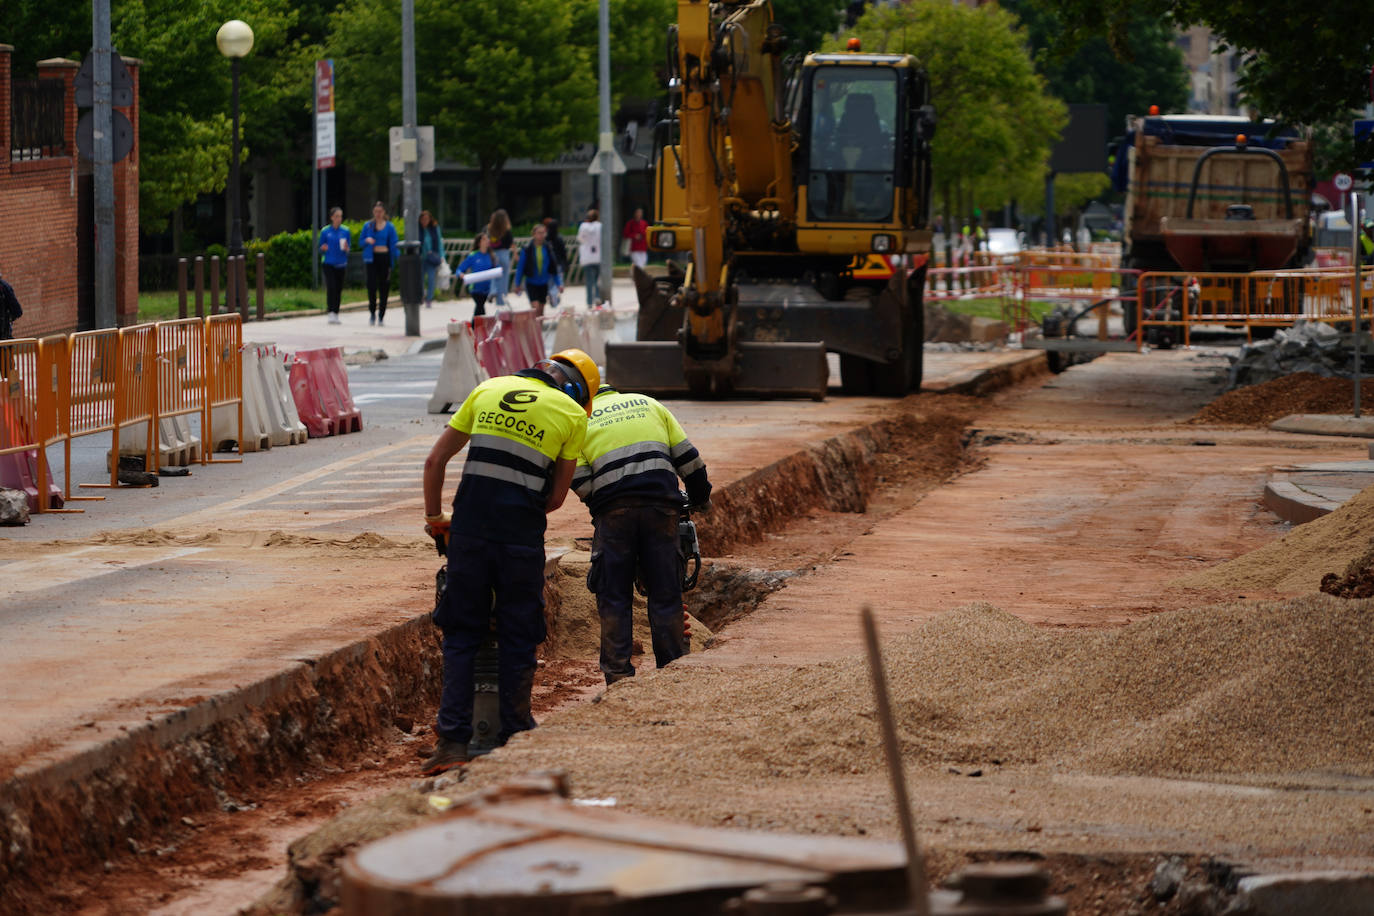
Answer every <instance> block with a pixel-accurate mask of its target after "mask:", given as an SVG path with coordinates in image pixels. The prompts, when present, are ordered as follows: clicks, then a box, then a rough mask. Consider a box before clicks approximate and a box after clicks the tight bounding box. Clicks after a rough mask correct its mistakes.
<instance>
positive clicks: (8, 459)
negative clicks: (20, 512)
mask: <svg viewBox="0 0 1374 916" xmlns="http://www.w3.org/2000/svg"><path fill="white" fill-rule="evenodd" d="M39 350H40V344H39V341H37V340H36V339H33V338H21V339H18V340H6V341H0V486H4V487H5V488H7V489H12V490H22V491H24V493H25V495H26V496H27V498H28V503H29V510H30V511H33V512H38V511H42V510H43V509H44V508H45V507H47V506H48V505H49V504H50V502H51V501H52V499H53V498H54V497H55V498H56V500H57V505H58V506H60V505H61V504H62V502H61V493H60V492H57V491H56V489H55V488H54V487H52V486H51V484H50V482H49V480H48V464H47V455H46V454H45V453H44V450H43V447H42V446H43V444H44V439H45V436H46V435H47V427H48V426H49V425H51V424H50V422H49V423H44V419H45V417H44V415H43V413H42V412H41V411H40V408H39V403H38V400H39V399H38V392H39V389H40V387H41V386H40V384H39V378H40V371H39V367H40V363H41V360H40V356H39ZM49 419H50V418H49Z"/></svg>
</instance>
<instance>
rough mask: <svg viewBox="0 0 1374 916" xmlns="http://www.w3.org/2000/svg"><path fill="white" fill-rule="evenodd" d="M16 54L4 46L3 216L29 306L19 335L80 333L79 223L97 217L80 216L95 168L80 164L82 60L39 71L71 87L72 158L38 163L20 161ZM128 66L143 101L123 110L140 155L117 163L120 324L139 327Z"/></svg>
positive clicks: (0, 92) (134, 113)
mask: <svg viewBox="0 0 1374 916" xmlns="http://www.w3.org/2000/svg"><path fill="white" fill-rule="evenodd" d="M13 50H14V49H13V47H12V46H10V45H2V44H0V214H4V218H5V222H6V224H7V225H8V226H9V227H10V231H9V232H8V233H6V235H5V237H4V239H3V240H0V276H3V277H4V278H5V279H6V280H7V281H8V282H9V283H10V285H11V286H13V287H14V291H15V293H16V295H17V296H18V297H19V302H20V304H21V305H23V307H24V317H23V318H21V319H20V320H19V321H18V322H17V323H16V325H15V334H17V335H19V336H23V337H41V336H43V335H45V334H61V333H67V332H70V331H75V330H79V329H80V328H79V318H78V314H77V302H78V289H77V275H78V269H77V259H78V257H79V256H80V252H79V251H78V244H77V221H78V220H79V219H82V218H85V219H89V218H90V216H89V214H87V215H85V216H84V217H83V215H82V214H81V213H80V212H79V207H78V181H79V176H80V173H81V172H87V173H89V170H90V169H89V164H86V167H85V168H84V169H82V168H80V167H79V166H80V165H81V164H82V163H79V162H78V157H77V153H76V122H77V115H78V112H77V109H76V98H75V94H74V91H73V87H72V83H73V80H74V79H75V77H76V72H77V68H78V64H77V63H76V62H74V61H66V60H48V61H43V62H42V63H40V64H39V65H38V73H37V74H36V75H37V76H38V78H40V79H54V80H59V79H60V80H61V81H62V83H63V85H64V87H65V99H66V104H65V109H66V117H65V122H64V130H63V134H64V137H65V146H66V150H65V151H64V152H65V155H57V156H51V157H49V158H44V159H36V160H31V161H16V160H14V159H13V158H12V155H11V150H10V147H11V142H10V133H11V113H10V105H11V90H12V85H13V84H12V80H13V74H11V72H10V71H11V67H10V64H11V60H12V56H13ZM126 63H129V64H131V66H130V71H131V73H132V75H133V77H134V87H135V93H134V100H135V101H134V105H133V106H131V107H130V108H125V109H121V110H122V111H123V112H124V113H125V115H126V116H128V117H129V119H130V121H131V122H132V123H133V125H134V128H135V131H134V138H135V140H134V151H133V152H132V153H130V154H129V156H128V157H126V159H125V160H124V161H123V162H121V163H118V164H116V166H115V235H116V271H117V274H116V276H117V280H116V294H115V301H116V306H115V308H116V314H117V315H118V320H119V323H120V324H128V323H131V322H132V320H133V317H134V315H135V314H136V313H137V310H138V141H137V137H138V132H137V128H138V110H137V109H138V103H137V99H138V94H137V86H138V76H137V61H126ZM21 76H23V74H21ZM87 256H88V257H89V254H88V255H87Z"/></svg>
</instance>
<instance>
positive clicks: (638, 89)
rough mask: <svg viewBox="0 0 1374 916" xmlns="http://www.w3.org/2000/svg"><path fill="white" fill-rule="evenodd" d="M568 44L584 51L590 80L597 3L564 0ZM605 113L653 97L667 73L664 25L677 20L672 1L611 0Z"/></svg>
mask: <svg viewBox="0 0 1374 916" xmlns="http://www.w3.org/2000/svg"><path fill="white" fill-rule="evenodd" d="M568 5H569V7H570V8H571V10H572V31H571V41H572V43H573V44H575V45H577V46H578V47H582V48H586V49H587V51H588V54H589V55H590V60H591V66H592V75H593V77H595V76H596V72H597V70H596V68H597V42H598V40H599V36H600V27H599V24H598V7H599V4H598V0H569V2H568ZM608 13H609V17H610V25H611V42H610V51H611V110H612V111H615V110H616V109H617V108H619V107H620V102H621V100H622V99H626V98H631V99H647V98H657V97H658V96H659V95H660V94H661V90H662V87H663V80H664V78H665V77H666V74H667V57H668V26H669V25H671V24H672V23H674V22H676V21H677V0H611V2H610V9H609V10H608Z"/></svg>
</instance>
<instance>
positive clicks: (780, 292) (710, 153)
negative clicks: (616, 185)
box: [606, 0, 935, 398]
mask: <svg viewBox="0 0 1374 916" xmlns="http://www.w3.org/2000/svg"><path fill="white" fill-rule="evenodd" d="M707 20H708V10H707V5H706V4H702V3H693V2H689V0H682V2H680V3H679V26H678V28H677V29H676V30H675V31H673V32H672V33H671V37H670V43H669V60H670V63H671V65H672V66H671V67H670V72H669V93H670V95H669V117H668V118H667V120H666V121H665V122H664V124H663V127H665V128H666V137H665V140H666V142H665V143H664V144H663V145H662V148H661V154H660V155H659V157H658V163H657V175H656V182H655V191H656V194H655V197H656V199H655V201H654V204H655V205H654V210H655V215H656V216H657V219H656V220H655V223H654V225H653V226H652V227H651V229H650V231H649V247H650V249H651V250H653V251H655V252H659V253H662V254H664V255H667V256H668V259H669V265H668V272H667V274H666V275H662V274H660V275H656V276H654V275H650V274H648V273H646V272H644V271H642V270H640V269H638V268H636V269H635V272H634V279H635V286H636V291H637V292H638V294H639V301H640V311H639V320H638V333H637V340H636V341H635V342H634V343H616V344H611V345H608V347H607V351H606V352H607V373H608V375H609V377H610V378H611V379H612V380H613V381H614V382H615V383H616V384H618V385H620V386H621V387H622V388H626V389H630V390H641V391H649V392H654V393H658V394H661V395H670V396H671V395H675V394H683V393H690V394H692V395H696V396H721V395H725V394H729V393H750V394H766V395H803V396H810V397H813V398H821V397H824V396H825V393H826V387H827V382H828V378H829V368H828V363H827V359H826V354H827V352H831V353H837V354H839V364H840V374H841V379H842V383H843V388H844V390H845V391H846V392H847V393H856V394H862V393H877V394H883V395H893V396H895V395H902V394H905V393H906V392H908V391H912V390H915V389H917V388H919V387H920V382H921V362H922V360H921V348H922V343H923V340H924V334H923V317H924V313H923V306H922V301H921V300H922V294H923V292H924V286H925V267H926V262H927V259H928V257H929V253H930V250H931V233H930V231H929V228H928V224H929V210H930V182H931V171H930V143H931V139H932V137H933V135H934V127H935V112H934V109H933V108H932V107H931V105H930V89H929V83H928V80H927V78H926V74H925V71H924V70H923V69H922V68H921V66H920V64H919V63H918V62H917V61H916V59H915V58H913V57H912V56H910V55H907V54H862V53H856V52H853V51H851V52H849V53H833V54H830V53H825V54H822V53H815V54H809V55H807V56H806V58H805V59H804V60H803V61H802V62H801V64H800V65H799V66H795V67H794V68H793V69H792V70H791V72H786V70H787V68H786V67H785V65H784V63H783V55H784V53H785V49H786V42H785V40H784V38H783V36H782V34H781V30H780V28H779V27H778V26H777V25H776V23H773V22H772V20H771V7H770V6H769V5H768V4H767V3H766V2H762V0H739V2H733V3H732V2H723V3H719V4H711V5H710V11H709V22H708V21H707Z"/></svg>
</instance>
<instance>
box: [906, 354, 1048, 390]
mask: <svg viewBox="0 0 1374 916" xmlns="http://www.w3.org/2000/svg"><path fill="white" fill-rule="evenodd" d="M1049 371H1050V366H1049V361H1048V360H1047V359H1046V357H1045V352H1044V351H1043V350H1023V351H1021V352H1019V353H1018V352H1016V351H1012V352H1011V353H1009V354H1008V356H1007V358H1006V359H1005V360H1003V361H1002V362H1001V363H999V364H997V365H995V366H989V367H987V368H985V369H973V370H970V371H968V372H962V373H959V374H957V375H955V376H953V377H951V378H950V379H948V380H947V381H945V382H943V383H941V384H937V385H930V386H925V385H923V386H922V387H921V390H922V391H928V392H932V393H937V394H970V395H985V394H991V393H992V392H994V391H1000V390H1002V389H1003V388H1010V387H1011V386H1012V385H1015V384H1017V383H1019V382H1023V381H1025V380H1026V379H1031V378H1035V377H1036V376H1039V375H1047V374H1049Z"/></svg>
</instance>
